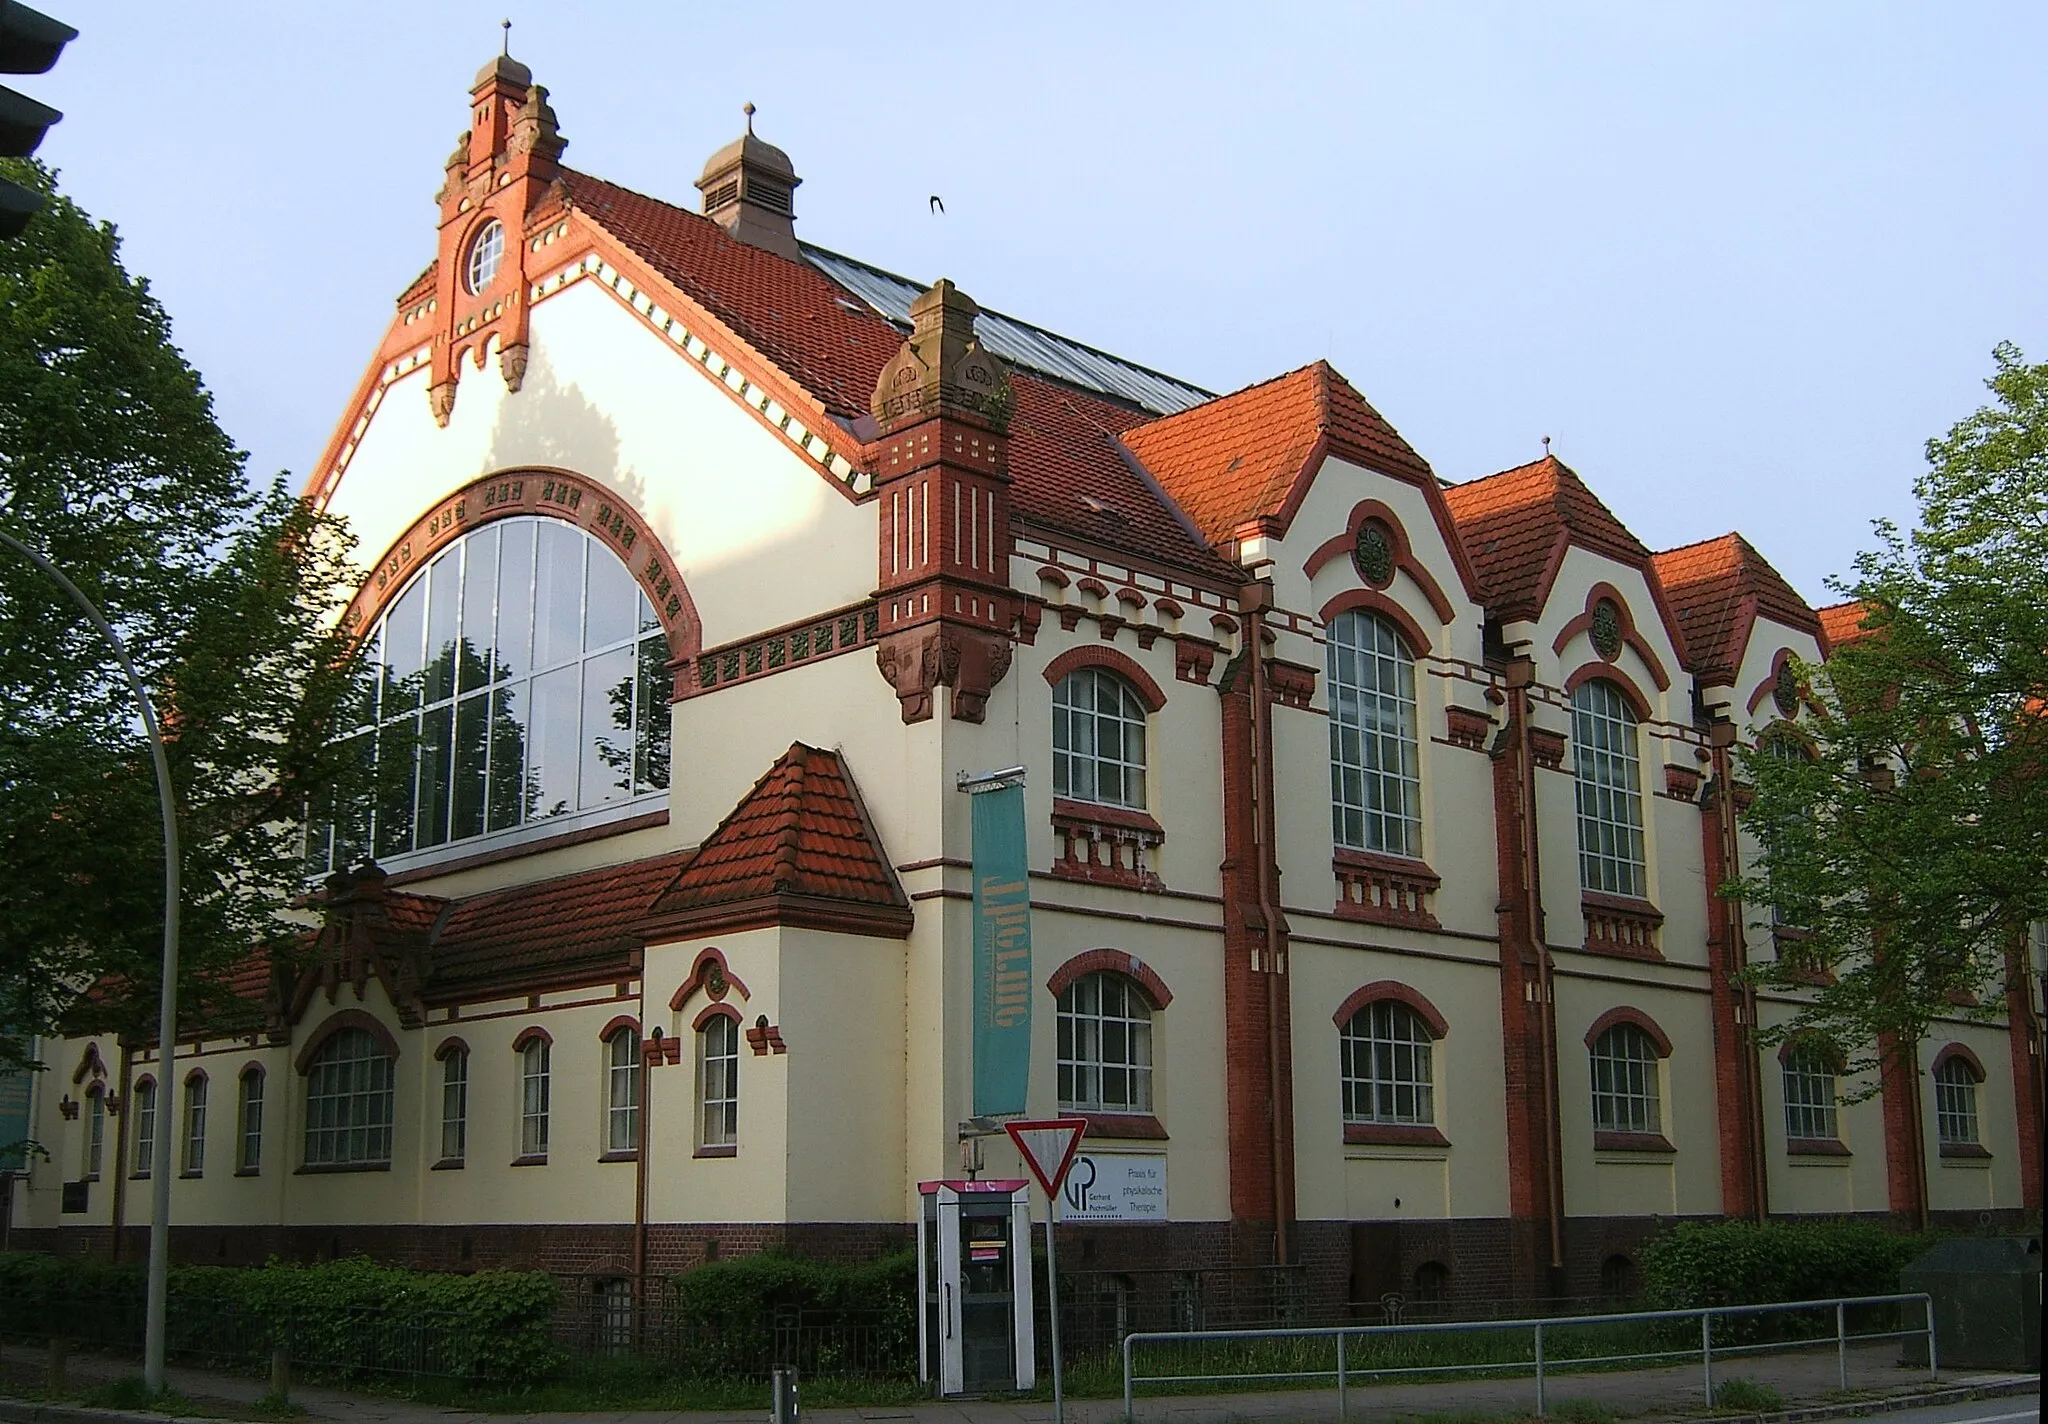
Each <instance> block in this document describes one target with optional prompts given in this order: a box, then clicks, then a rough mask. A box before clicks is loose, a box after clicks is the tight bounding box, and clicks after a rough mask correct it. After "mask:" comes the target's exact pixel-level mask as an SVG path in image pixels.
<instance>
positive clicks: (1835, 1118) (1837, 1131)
mask: <svg viewBox="0 0 2048 1424" xmlns="http://www.w3.org/2000/svg"><path fill="white" fill-rule="evenodd" d="M1835 1077H1836V1074H1835V1069H1834V1065H1833V1064H1832V1063H1830V1062H1829V1061H1828V1059H1827V1056H1826V1054H1824V1053H1823V1052H1822V1051H1821V1050H1820V1049H1818V1048H1811V1047H1803V1048H1795V1049H1793V1050H1792V1052H1790V1053H1788V1054H1786V1055H1785V1061H1784V1062H1783V1063H1782V1064H1780V1065H1779V1071H1778V1080H1779V1084H1780V1088H1781V1091H1782V1093H1783V1096H1784V1099H1785V1136H1786V1138H1787V1139H1788V1140H1791V1141H1798V1142H1838V1141H1840V1140H1841V1119H1840V1115H1839V1113H1838V1112H1837V1110H1836V1092H1835Z"/></svg>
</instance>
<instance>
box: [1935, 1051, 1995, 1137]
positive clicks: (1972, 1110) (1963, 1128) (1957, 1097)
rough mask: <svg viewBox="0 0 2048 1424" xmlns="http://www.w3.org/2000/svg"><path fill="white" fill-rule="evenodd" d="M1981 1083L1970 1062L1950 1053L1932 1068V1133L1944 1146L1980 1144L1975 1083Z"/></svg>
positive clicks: (1961, 1056)
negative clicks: (1933, 1127)
mask: <svg viewBox="0 0 2048 1424" xmlns="http://www.w3.org/2000/svg"><path fill="white" fill-rule="evenodd" d="M1980 1081H1982V1080H1981V1079H1980V1078H1979V1077H1978V1076H1977V1070H1976V1069H1975V1068H1974V1067H1972V1066H1971V1063H1970V1060H1969V1059H1967V1058H1965V1057H1964V1056H1963V1055H1962V1054H1960V1053H1952V1054H1950V1055H1949V1056H1948V1057H1946V1058H1944V1059H1942V1060H1941V1061H1940V1062H1939V1063H1937V1064H1935V1066H1934V1125H1935V1134H1936V1136H1937V1137H1938V1139H1939V1140H1940V1143H1941V1145H1942V1146H1944V1147H1974V1146H1977V1145H1979V1144H1980V1143H1981V1142H1982V1140H1983V1139H1982V1138H1981V1137H1979V1135H1978V1127H1977V1084H1978V1083H1979V1082H1980Z"/></svg>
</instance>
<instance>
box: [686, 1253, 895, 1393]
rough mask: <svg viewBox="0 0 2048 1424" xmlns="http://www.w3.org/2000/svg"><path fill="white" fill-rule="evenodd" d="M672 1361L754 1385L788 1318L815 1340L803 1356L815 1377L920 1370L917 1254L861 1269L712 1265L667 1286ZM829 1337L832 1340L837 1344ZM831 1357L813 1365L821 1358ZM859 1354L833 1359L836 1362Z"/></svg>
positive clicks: (752, 1259)
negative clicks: (848, 1371) (851, 1369)
mask: <svg viewBox="0 0 2048 1424" xmlns="http://www.w3.org/2000/svg"><path fill="white" fill-rule="evenodd" d="M668 1297H669V1306H670V1317H669V1318H670V1321H671V1331H672V1336H671V1340H670V1350H671V1351H672V1354H673V1356H674V1358H675V1359H676V1362H677V1363H678V1364H679V1365H681V1366H682V1367H683V1368H684V1369H686V1370H687V1371H689V1372H690V1373H691V1374H693V1375H697V1376H700V1377H704V1378H738V1377H752V1376H754V1375H757V1374H760V1373H762V1372H763V1371H764V1370H765V1368H766V1366H767V1365H768V1364H769V1363H770V1362H772V1361H773V1360H774V1357H775V1355H776V1353H777V1352H776V1341H775V1336H774V1332H775V1329H776V1321H777V1317H778V1316H780V1317H782V1318H783V1319H784V1320H785V1321H788V1320H790V1319H791V1318H792V1317H794V1318H795V1319H796V1320H798V1321H800V1322H801V1326H802V1328H803V1329H804V1330H805V1331H806V1332H808V1333H809V1334H810V1335H811V1336H812V1337H813V1338H812V1339H811V1340H809V1341H808V1342H807V1343H806V1344H804V1345H803V1346H802V1347H801V1348H802V1352H803V1353H804V1354H805V1355H806V1356H809V1357H812V1358H810V1359H809V1360H808V1361H807V1362H808V1363H810V1364H811V1366H812V1368H813V1370H814V1371H815V1370H818V1369H820V1368H821V1367H822V1368H823V1370H824V1371H825V1372H828V1373H829V1372H831V1371H832V1369H833V1368H834V1366H835V1365H837V1366H840V1367H848V1366H855V1367H857V1368H858V1369H859V1370H860V1371H861V1372H888V1371H889V1370H891V1369H892V1368H893V1369H895V1370H898V1371H909V1370H914V1369H915V1368H916V1363H917V1315H916V1302H917V1253H916V1252H914V1251H899V1252H895V1253H893V1254H891V1255H887V1256H882V1257H879V1258H877V1259H875V1260H873V1261H868V1262H865V1263H862V1264H860V1265H836V1264H830V1263H826V1262H822V1261H813V1260H809V1259H806V1258H804V1257H801V1256H787V1255H783V1254H781V1253H779V1252H774V1251H770V1252H766V1253H763V1254H762V1255H758V1256H745V1257H741V1258H740V1259H738V1260H734V1261H714V1262H710V1263H708V1264H706V1265H702V1266H699V1267H697V1268H696V1269H694V1270H691V1271H687V1272H685V1273H683V1274H682V1275H679V1276H674V1277H671V1278H670V1279H669V1282H668ZM835 1337H836V1338H835ZM821 1349H822V1350H823V1351H824V1352H825V1353H826V1354H827V1356H828V1358H826V1359H822V1360H821V1359H818V1358H816V1356H817V1355H818V1353H819V1351H820V1350H821ZM856 1353H857V1354H858V1355H859V1356H860V1359H859V1360H858V1361H857V1362H856V1361H855V1360H853V1359H851V1358H838V1359H833V1358H829V1356H832V1355H835V1354H847V1355H851V1354H856Z"/></svg>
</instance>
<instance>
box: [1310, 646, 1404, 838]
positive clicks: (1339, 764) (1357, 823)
mask: <svg viewBox="0 0 2048 1424" xmlns="http://www.w3.org/2000/svg"><path fill="white" fill-rule="evenodd" d="M1326 651H1327V661H1328V664H1329V685H1330V820H1331V831H1332V834H1333V836H1334V837H1335V839H1336V842H1337V844H1338V845H1340V846H1344V847H1347V848H1349V849H1351V850H1368V851H1378V852H1381V853H1382V854H1385V855H1400V856H1419V855H1421V853H1422V782H1421V773H1420V772H1419V771H1418V769H1417V767H1418V762H1417V756H1416V740H1415V724H1416V714H1415V655H1414V653H1413V652H1411V651H1410V650H1409V647H1408V644H1407V641H1406V640H1405V639H1403V638H1402V636H1401V634H1400V633H1399V632H1398V631H1397V630H1396V629H1395V628H1394V625H1393V624H1392V623H1389V622H1388V621H1387V620H1386V619H1384V618H1380V617H1376V616H1375V615H1373V614H1370V613H1357V612H1352V613H1340V614H1338V615H1337V616H1336V617H1335V618H1334V619H1332V620H1331V622H1330V631H1329V643H1328V645H1327V650H1326Z"/></svg>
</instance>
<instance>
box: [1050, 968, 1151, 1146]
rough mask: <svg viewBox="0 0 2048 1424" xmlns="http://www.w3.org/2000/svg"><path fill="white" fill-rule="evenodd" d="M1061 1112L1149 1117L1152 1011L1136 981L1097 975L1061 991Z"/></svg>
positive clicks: (1104, 972)
mask: <svg viewBox="0 0 2048 1424" xmlns="http://www.w3.org/2000/svg"><path fill="white" fill-rule="evenodd" d="M1057 1037H1058V1041H1059V1042H1058V1048H1059V1095H1060V1106H1061V1107H1062V1108H1064V1109H1069V1110H1071V1111H1074V1112H1099V1113H1149V1112H1151V1111H1152V1006H1151V1005H1150V1004H1148V1003H1146V1002H1145V994H1144V991H1143V990H1142V989H1140V988H1139V987H1138V985H1137V983H1136V981H1134V980H1131V979H1128V978H1126V977H1125V976H1123V975H1121V974H1114V973H1111V972H1110V971H1108V970H1103V969H1098V970H1095V971H1094V972H1092V973H1089V974H1083V975H1082V976H1081V977H1080V978H1078V979H1076V980H1075V981H1074V982H1073V983H1071V984H1069V985H1067V986H1066V987H1065V988H1064V989H1062V990H1060V996H1059V1017H1058V1035H1057Z"/></svg>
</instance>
